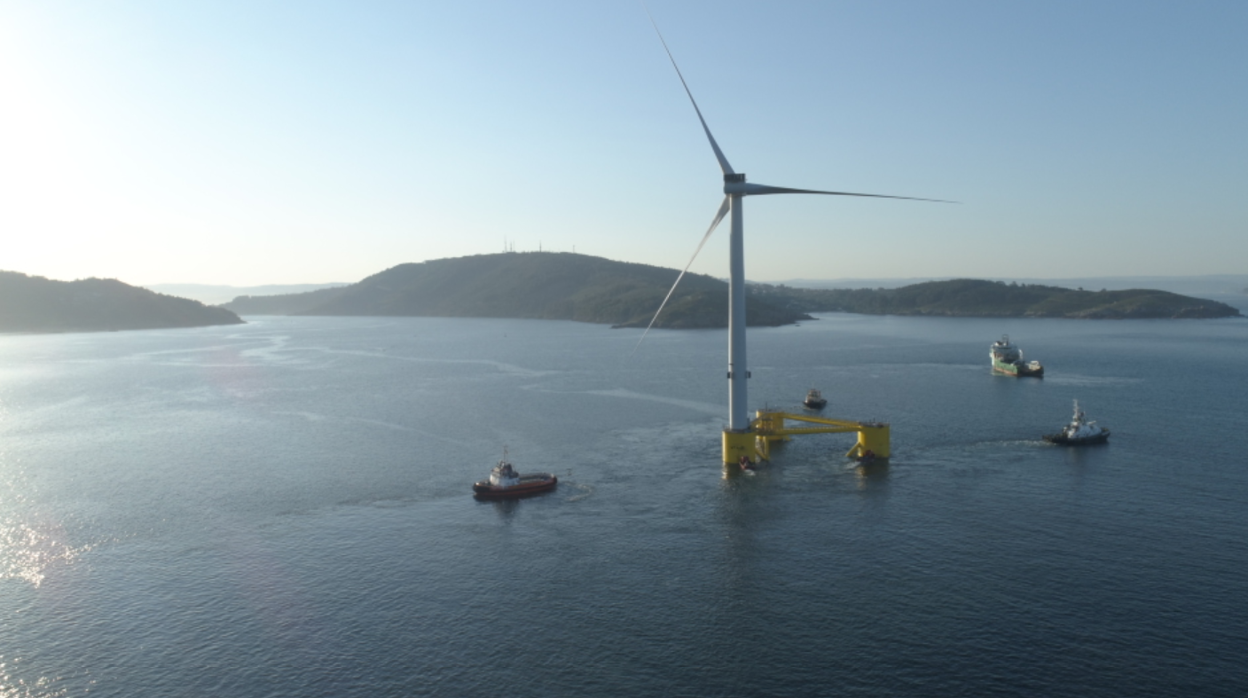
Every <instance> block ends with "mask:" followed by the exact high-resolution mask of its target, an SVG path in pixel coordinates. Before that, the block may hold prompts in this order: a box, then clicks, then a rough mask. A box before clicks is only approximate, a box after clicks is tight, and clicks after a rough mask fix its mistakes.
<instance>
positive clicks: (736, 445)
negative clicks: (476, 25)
mask: <svg viewBox="0 0 1248 698" xmlns="http://www.w3.org/2000/svg"><path fill="white" fill-rule="evenodd" d="M646 14H647V15H649V14H650V10H649V8H647V9H646ZM650 23H651V24H653V25H654V31H655V33H656V34H658V35H659V41H660V42H661V43H662V44H663V50H664V51H666V52H667V57H668V59H669V60H670V61H671V62H672V67H673V68H675V69H676V76H677V77H679V78H680V84H681V85H683V86H684V88H685V94H687V95H689V102H690V103H691V104H693V110H694V112H696V113H697V115H698V121H699V122H701V124H702V130H703V131H705V132H706V139H707V140H708V141H710V144H711V150H713V151H715V159H716V160H718V161H719V169H720V170H722V171H723V174H724V200H723V202H722V203H721V204H720V205H719V211H717V212H716V213H715V217H714V218H713V219H712V220H711V225H710V227H709V228H707V230H706V234H704V235H703V236H702V241H701V242H699V243H698V247H697V249H695V250H694V251H693V256H692V257H690V258H689V263H688V264H686V265H685V268H684V269H683V270H682V271H681V272H680V275H679V276H677V277H676V281H675V283H673V284H672V288H671V290H669V291H668V292H667V296H666V297H665V298H664V299H663V302H662V303H661V304H660V305H659V309H658V310H657V311H656V312H655V313H654V317H653V318H652V319H651V320H650V324H649V325H647V326H646V331H645V332H643V333H642V335H641V338H642V339H645V336H646V333H648V332H649V331H650V328H651V327H653V326H654V323H655V320H658V319H659V313H662V312H663V308H664V306H666V305H667V301H668V300H670V299H671V297H672V294H673V293H675V291H676V286H677V285H679V284H680V280H681V279H682V278H684V276H685V273H686V272H688V271H689V267H690V266H692V265H693V260H694V259H696V258H697V256H698V253H699V252H701V251H702V246H703V245H705V244H706V241H707V240H708V239H709V238H710V237H711V233H713V232H715V228H716V227H717V226H719V223H720V221H722V220H723V219H724V216H726V215H728V213H729V212H731V213H732V223H731V227H732V232H731V237H730V239H729V243H728V244H729V262H728V269H729V271H728V428H727V429H725V430H724V450H723V459H724V463H725V464H736V463H737V462H738V461H739V460H740V459H741V458H742V457H745V458H748V459H749V460H750V461H753V460H754V459H755V457H756V455H757V450H756V448H755V445H754V438H755V437H754V432H753V430H752V429H751V426H750V420H749V414H748V411H747V409H746V407H747V406H746V392H747V389H746V380H748V379H749V377H750V372H749V370H748V369H747V363H746V350H745V255H744V227H745V224H744V220H743V217H742V210H741V204H742V201H743V200H744V199H745V197H747V196H759V195H762V194H825V195H830V196H861V197H869V198H873V199H906V200H910V201H935V202H940V203H952V202H948V201H942V200H940V199H920V198H918V197H913V196H889V195H886V194H857V193H853V192H845V191H818V190H814V189H791V188H788V187H773V186H770V185H767V184H753V183H750V182H747V181H745V173H744V172H737V171H736V170H734V169H732V165H729V164H728V158H726V157H724V152H723V151H722V150H720V148H719V144H718V143H716V142H715V136H712V135H711V129H710V127H708V126H707V125H706V119H705V118H703V117H702V110H701V109H699V108H698V102H697V100H695V99H694V98H693V92H692V91H690V90H689V83H687V82H685V76H684V75H683V74H682V73H681V72H680V66H678V65H676V58H675V57H673V56H672V50H671V49H670V48H668V46H667V41H665V40H664V39H663V33H662V32H660V31H659V25H658V23H656V22H655V21H654V16H653V15H650ZM640 343H641V342H640V340H639V341H638V344H640Z"/></svg>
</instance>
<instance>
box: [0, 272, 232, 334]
mask: <svg viewBox="0 0 1248 698" xmlns="http://www.w3.org/2000/svg"><path fill="white" fill-rule="evenodd" d="M241 322H242V320H241V319H240V318H239V317H238V315H235V314H234V313H233V312H231V311H229V310H227V309H225V308H219V307H213V306H208V305H204V304H203V303H200V302H199V301H193V300H189V299H186V298H176V297H174V296H166V295H163V294H160V293H156V292H154V291H149V290H147V289H145V288H138V287H135V286H130V285H128V284H124V283H122V282H120V281H117V280H116V279H80V280H78V281H54V280H51V279H46V278H44V277H42V276H27V275H26V274H22V273H19V272H14V271H0V332H101V331H108V330H148V329H161V328H171V327H204V326H208V325H233V324H239V323H241Z"/></svg>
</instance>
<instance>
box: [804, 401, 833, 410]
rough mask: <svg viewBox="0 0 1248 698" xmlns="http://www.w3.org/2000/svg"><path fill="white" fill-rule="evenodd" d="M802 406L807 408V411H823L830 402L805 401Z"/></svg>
mask: <svg viewBox="0 0 1248 698" xmlns="http://www.w3.org/2000/svg"><path fill="white" fill-rule="evenodd" d="M802 404H803V405H805V406H806V409H810V410H821V409H823V408H824V407H826V406H827V404H828V401H827V400H803V401H802Z"/></svg>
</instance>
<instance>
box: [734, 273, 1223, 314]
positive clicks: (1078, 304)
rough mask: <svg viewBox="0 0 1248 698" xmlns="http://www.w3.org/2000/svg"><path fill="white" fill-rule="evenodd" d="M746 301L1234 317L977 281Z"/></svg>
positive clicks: (764, 290)
mask: <svg viewBox="0 0 1248 698" xmlns="http://www.w3.org/2000/svg"><path fill="white" fill-rule="evenodd" d="M749 288H750V292H751V297H761V298H766V299H767V300H768V301H770V302H772V303H775V304H777V305H780V306H781V307H786V308H791V309H795V310H801V311H802V312H808V313H815V312H843V313H862V314H870V315H944V316H950V317H1046V318H1076V319H1088V320H1126V319H1161V318H1164V319H1184V318H1219V317H1236V316H1239V315H1240V312H1239V310H1237V309H1236V308H1234V307H1232V306H1229V305H1227V304H1225V303H1219V302H1218V301H1212V300H1205V299H1203V298H1192V297H1191V296H1184V295H1180V294H1178V293H1170V292H1169V291H1157V290H1150V289H1131V290H1125V291H1106V290H1101V291H1085V290H1083V289H1082V288H1080V289H1069V288H1062V287H1060V286H1045V285H1041V284H1019V283H1009V284H1007V283H1005V282H1003V281H983V280H979V279H953V280H950V281H928V282H925V283H919V284H912V285H910V286H902V287H901V288H891V289H884V288H876V289H870V288H862V289H807V288H790V287H788V286H772V285H769V284H751V285H750V287H749Z"/></svg>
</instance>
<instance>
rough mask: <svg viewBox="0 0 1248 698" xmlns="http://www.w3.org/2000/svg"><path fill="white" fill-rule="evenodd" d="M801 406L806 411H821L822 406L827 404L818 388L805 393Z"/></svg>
mask: <svg viewBox="0 0 1248 698" xmlns="http://www.w3.org/2000/svg"><path fill="white" fill-rule="evenodd" d="M802 404H803V405H805V406H806V407H807V408H808V409H812V410H821V409H823V407H824V405H827V404H828V401H827V400H825V399H824V397H823V393H820V392H819V389H818V388H811V389H810V390H808V391H806V399H805V400H802Z"/></svg>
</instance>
